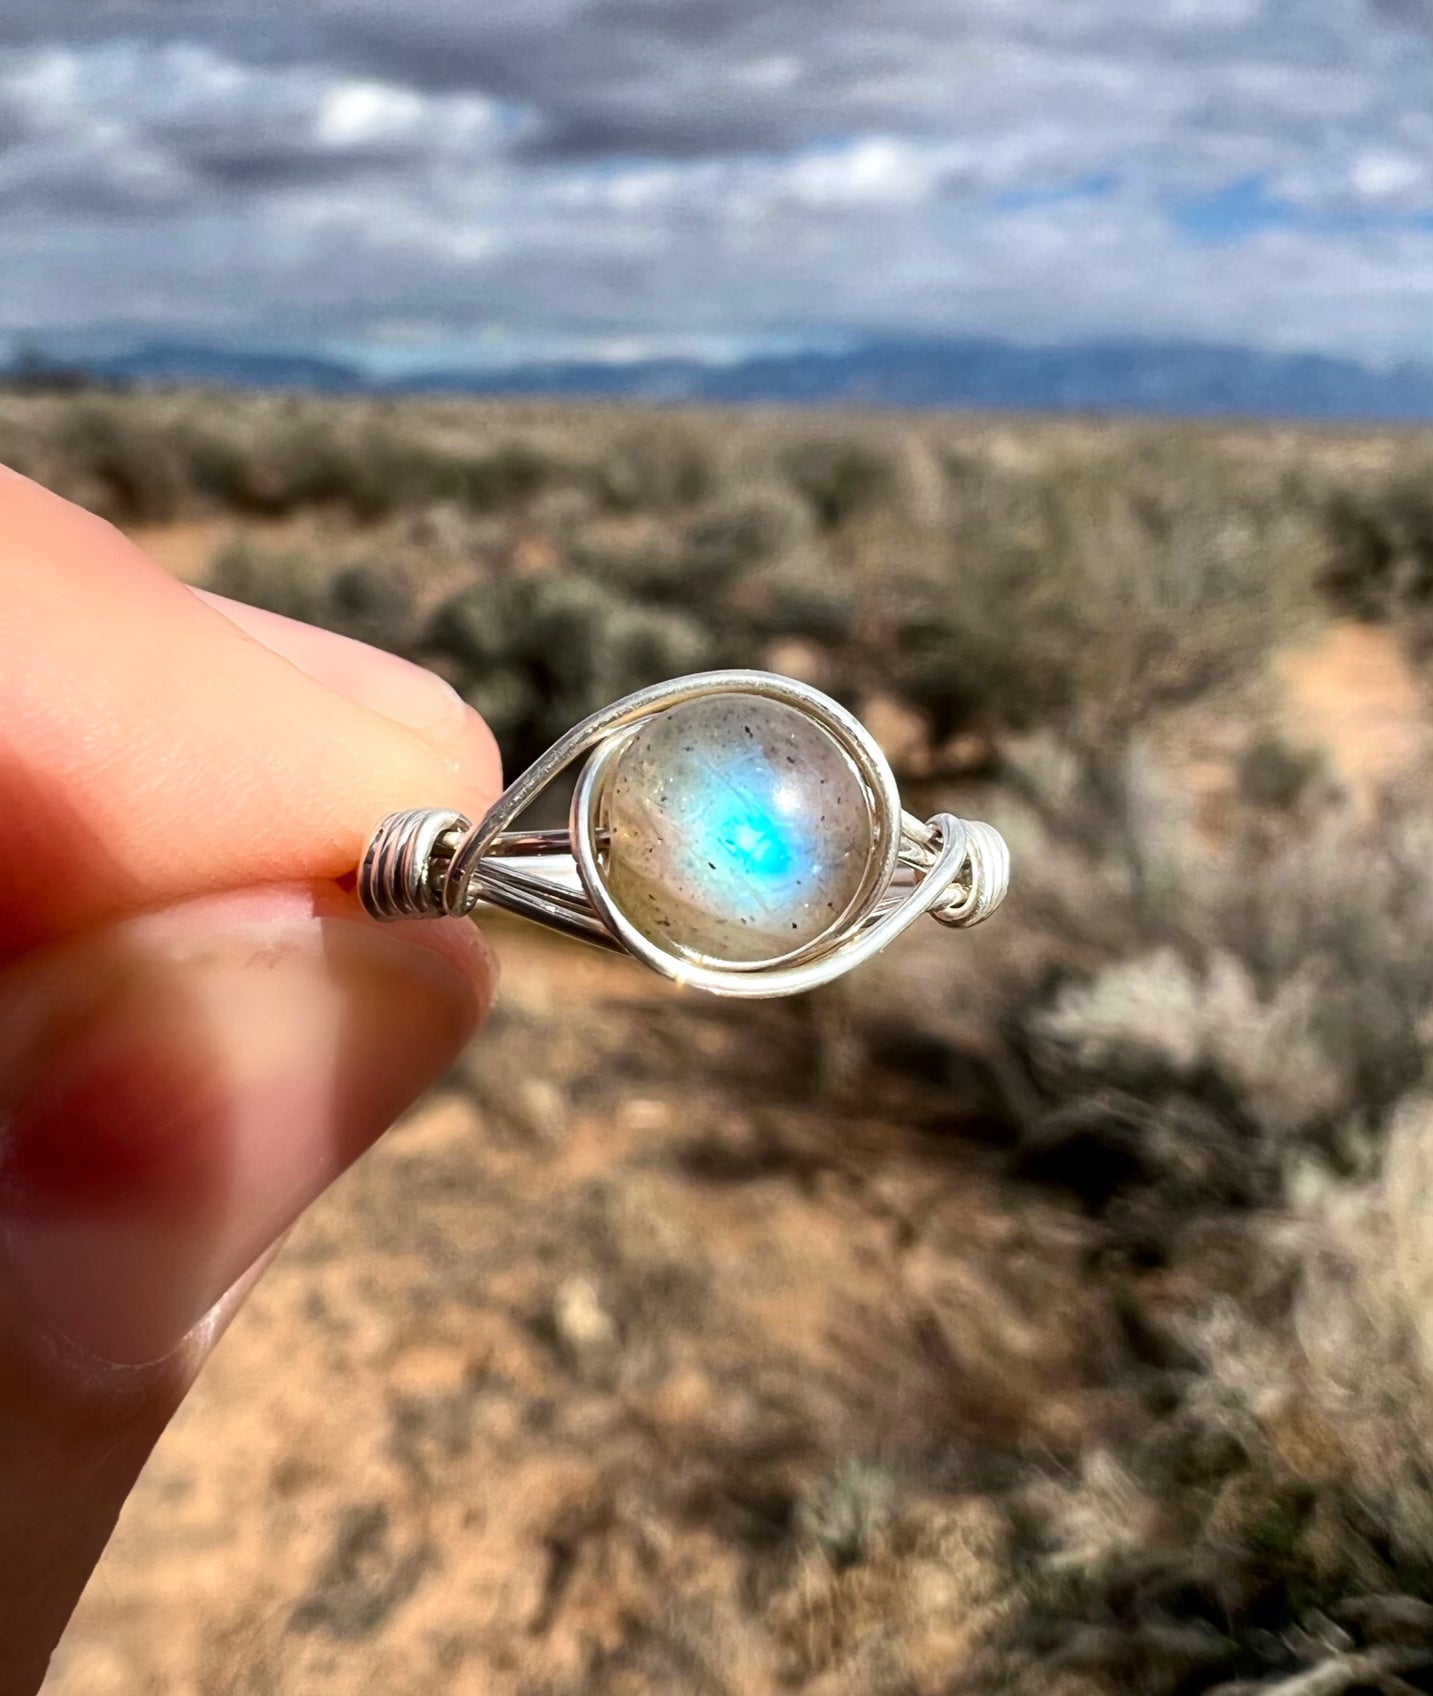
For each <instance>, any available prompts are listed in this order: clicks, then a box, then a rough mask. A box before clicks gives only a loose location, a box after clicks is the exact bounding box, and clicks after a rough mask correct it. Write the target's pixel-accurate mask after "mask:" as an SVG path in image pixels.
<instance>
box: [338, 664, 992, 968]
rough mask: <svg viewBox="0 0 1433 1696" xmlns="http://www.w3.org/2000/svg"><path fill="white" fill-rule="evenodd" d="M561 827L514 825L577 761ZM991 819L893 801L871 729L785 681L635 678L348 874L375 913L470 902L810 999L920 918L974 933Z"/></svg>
mask: <svg viewBox="0 0 1433 1696" xmlns="http://www.w3.org/2000/svg"><path fill="white" fill-rule="evenodd" d="M579 762H580V770H579V771H578V774H577V780H576V786H575V788H574V790H573V794H572V803H571V808H570V814H569V823H568V827H567V829H565V830H523V829H521V828H519V820H520V819H521V817H522V815H523V814H524V813H525V812H526V811H527V810H528V808H529V807H530V806H531V805H532V803H533V802H534V801H535V800H536V799H537V797H538V796H539V795H541V794H542V793H543V791H544V790H546V789H547V788H548V787H549V786H550V785H551V784H553V783H554V782H556V781H557V780H558V779H559V778H561V777H562V776H563V774H564V773H567V772H568V771H569V770H570V768H572V767H574V766H577V765H579ZM1009 878H1010V855H1009V850H1008V848H1007V847H1006V844H1005V840H1004V838H1003V837H1002V836H1001V835H1000V833H999V832H998V831H997V830H995V829H994V828H993V827H992V826H991V825H988V824H982V823H978V822H976V821H973V820H966V819H959V818H956V817H955V816H954V815H953V814H951V813H937V814H936V815H935V816H934V817H933V818H931V819H930V820H929V821H922V820H920V819H918V818H916V817H915V816H913V815H912V814H910V813H907V812H905V811H904V810H903V808H902V807H901V802H900V795H899V791H898V789H897V787H896V780H895V775H894V773H893V772H892V771H891V768H890V764H889V762H888V761H887V760H886V757H885V755H884V754H883V753H882V752H881V750H880V748H879V747H878V746H877V744H876V742H875V740H874V739H873V738H872V736H871V734H870V732H869V731H868V730H866V728H865V726H864V725H862V724H861V723H860V721H859V720H858V719H856V718H855V717H853V716H852V715H851V714H850V713H848V712H847V711H846V709H845V708H844V707H842V706H840V705H839V704H838V703H837V702H835V701H833V700H831V699H830V697H829V696H826V695H824V694H822V693H821V691H820V690H818V689H813V688H811V687H810V686H809V685H808V684H804V683H798V682H796V681H795V680H794V679H792V678H788V677H779V676H776V675H774V674H772V673H768V672H760V671H713V672H703V673H701V674H699V675H697V676H694V677H680V678H676V679H674V680H673V681H671V682H669V683H660V684H654V685H653V686H652V687H650V688H647V689H641V690H638V691H637V692H636V693H635V694H632V695H628V696H625V697H624V698H623V699H622V700H620V701H615V702H613V703H612V705H610V706H608V707H604V708H602V709H601V710H600V711H599V712H596V713H593V714H592V715H591V717H589V718H587V719H584V720H583V722H582V723H581V724H578V725H576V726H575V727H574V728H573V729H571V730H569V731H568V732H567V734H566V735H564V736H562V737H560V738H559V739H558V741H557V742H555V743H554V744H553V746H552V747H551V748H549V749H548V751H547V752H546V753H545V754H544V755H543V756H542V757H541V758H540V759H539V760H537V761H536V762H535V763H534V764H533V765H532V766H530V767H529V768H528V770H527V771H525V772H524V773H523V774H522V776H521V777H519V778H518V779H517V780H516V781H515V782H514V783H512V784H511V785H510V786H509V787H508V788H507V790H505V791H504V793H503V794H502V795H501V796H500V797H499V799H498V800H497V801H496V802H495V804H494V805H493V806H492V807H491V808H490V809H489V810H488V812H487V814H486V815H485V816H484V817H483V818H482V819H481V820H479V821H478V823H477V824H474V823H472V821H470V820H469V819H467V818H465V817H464V816H463V815H462V814H461V813H457V812H452V811H445V810H441V809H419V810H416V811H412V812H404V813H394V814H392V815H390V816H389V817H388V818H386V819H384V820H383V822H382V823H381V824H380V825H379V827H378V829H377V831H376V832H375V833H374V836H373V839H372V841H371V842H370V843H369V846H368V851H367V853H366V854H365V855H364V858H363V863H362V865H361V867H360V869H359V874H358V890H359V895H360V898H361V899H362V902H363V905H364V906H365V908H366V909H367V910H368V912H369V913H371V914H372V915H373V916H374V917H375V918H379V919H397V918H424V917H454V916H461V915H466V914H470V913H471V912H472V911H473V910H474V908H475V907H476V906H478V905H479V903H483V904H486V905H488V906H493V907H501V908H504V909H506V910H507V911H509V912H513V913H518V914H521V915H522V916H523V917H525V918H529V919H534V920H536V921H537V922H538V923H540V924H543V925H546V926H547V927H548V928H549V929H553V930H557V931H561V932H563V933H564V934H566V935H568V936H573V937H577V938H580V939H581V940H583V941H586V942H593V943H596V944H598V945H599V946H602V947H606V948H610V949H614V950H616V951H618V952H622V953H627V954H631V955H633V956H635V957H636V958H637V959H639V960H642V961H644V962H645V963H646V964H647V965H648V966H650V967H652V969H653V970H654V971H657V972H660V973H662V974H663V975H664V976H666V977H668V978H671V979H673V980H675V981H676V982H678V983H684V984H688V985H690V986H692V987H694V988H697V989H703V990H707V991H710V992H711V993H713V994H717V995H734V996H749V997H768V996H776V995H791V994H795V993H797V992H798V991H801V990H807V989H814V988H815V987H816V986H817V985H819V984H823V983H828V982H830V981H831V980H832V979H833V978H836V977H839V976H840V975H841V974H842V973H843V972H846V971H848V970H850V968H851V967H853V966H856V965H859V964H860V963H861V962H862V961H864V960H868V959H870V958H871V957H872V956H873V955H875V954H877V953H879V952H880V950H881V949H883V948H885V947H886V946H887V945H888V944H889V943H891V942H893V941H894V940H895V938H896V937H897V936H899V935H900V934H901V933H902V932H903V931H904V930H906V929H907V928H908V927H909V926H910V925H911V924H913V923H914V922H915V920H916V919H917V918H919V917H920V916H921V915H922V914H923V913H929V914H930V915H931V917H932V918H934V919H936V920H937V921H938V922H939V923H941V924H943V925H948V926H952V927H956V928H961V927H968V926H970V925H974V924H978V923H980V921H981V920H982V919H986V918H988V917H989V916H990V914H991V913H993V912H994V911H995V909H996V908H997V907H998V906H999V905H1000V903H1001V902H1002V901H1003V900H1004V898H1005V893H1006V890H1007V888H1008V885H1009Z"/></svg>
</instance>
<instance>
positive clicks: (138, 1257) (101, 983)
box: [0, 888, 492, 1696]
mask: <svg viewBox="0 0 1433 1696" xmlns="http://www.w3.org/2000/svg"><path fill="white" fill-rule="evenodd" d="M415 928H421V932H422V936H421V941H420V940H419V939H418V938H417V937H415V936H414V935H413V934H412V933H413V931H414V929H415ZM491 981H492V976H491V972H490V971H489V969H488V965H487V958H486V951H485V947H484V944H483V943H482V940H481V938H480V936H479V934H478V932H477V931H476V929H475V928H474V927H472V926H469V925H462V926H458V925H453V926H448V925H432V924H425V925H422V926H421V927H413V926H404V925H393V926H386V927H380V926H377V925H373V924H371V923H369V922H367V921H366V920H364V919H363V917H362V916H361V915H357V914H355V913H354V911H353V909H352V908H351V907H350V906H347V905H344V904H343V903H342V897H339V896H337V895H335V896H333V897H326V896H324V895H322V894H315V893H314V892H313V891H312V890H309V889H304V888H275V889H261V890H254V891H248V892H244V893H240V894H226V895H219V896H206V897H202V898H200V899H198V900H195V901H192V902H189V903H187V904H184V905H181V906H178V907H174V908H171V909H169V910H167V911H165V912H162V913H155V914H148V915H144V916H140V917H136V918H133V919H129V920H125V921H120V922H116V923H113V924H110V925H107V926H104V927H101V928H99V929H97V930H94V931H91V932H87V933H84V934H82V935H81V936H78V937H74V938H71V939H69V940H67V941H64V942H61V943H58V944H56V945H54V946H53V947H52V948H50V949H48V950H44V951H42V952H40V953H37V954H33V955H31V956H29V957H28V958H27V959H26V960H25V961H24V962H22V963H21V964H20V965H19V966H17V967H14V968H12V969H11V971H10V972H8V973H7V974H5V977H4V978H3V979H0V1146H3V1160H0V1638H3V1640H4V1641H5V1643H6V1647H7V1654H6V1661H5V1664H4V1665H3V1666H0V1692H4V1693H5V1696H9V1693H10V1692H11V1691H12V1690H13V1691H16V1692H24V1691H29V1690H31V1689H33V1688H34V1687H35V1685H36V1684H37V1683H38V1680H39V1678H40V1676H41V1674H42V1671H43V1665H44V1660H45V1657H46V1656H47V1655H48V1653H49V1650H50V1649H51V1648H52V1647H53V1643H54V1641H55V1639H56V1637H57V1636H58V1634H59V1632H60V1630H61V1629H62V1628H63V1625H64V1621H65V1619H66V1618H67V1617H68V1613H69V1610H70V1608H71V1607H72V1606H73V1603H74V1601H75V1599H76V1598H77V1596H78V1593H79V1590H80V1588H81V1587H82V1585H83V1583H84V1580H85V1578H86V1576H87V1575H88V1572H89V1569H90V1567H91V1565H92V1564H93V1562H94V1560H95V1558H96V1557H97V1555H98V1553H99V1551H100V1549H101V1548H102V1547H103V1544H104V1541H105V1539H106V1537H107V1536H108V1533H109V1530H110V1528H111V1526H112V1524H113V1520H114V1517H115V1514H116V1513H117V1512H118V1509H119V1507H120V1505H121V1503H122V1502H123V1500H124V1497H125V1495H126V1494H127V1492H128V1490H129V1488H130V1486H131V1484H132V1483H133V1480H134V1478H135V1476H136V1474H137V1471H138V1469H139V1467H140V1465H141V1464H142V1463H143V1460H144V1457H145V1455H146V1454H147V1452H148V1449H149V1446H150V1444H151V1443H152V1442H153V1440H154V1438H155V1437H156V1436H157V1435H158V1433H159V1431H160V1430H161V1429H162V1427H163V1425H164V1423H165V1421H166V1420H167V1419H168V1417H169V1415H170V1413H171V1412H172V1411H173V1409H174V1408H175V1407H176V1406H177V1405H178V1402H179V1400H180V1398H181V1397H182V1395H183V1393H184V1390H185V1389H186V1387H187V1385H188V1383H189V1381H190V1379H191V1377H192V1375H193V1373H194V1372H195V1371H196V1370H197V1368H198V1366H199V1365H200V1364H201V1363H202V1360H203V1358H204V1356H205V1354H206V1353H207V1351H208V1349H209V1348H210V1347H211V1346H212V1344H213V1342H214V1340H215V1337H216V1336H217V1334H218V1331H219V1330H220V1329H221V1328H222V1323H223V1321H224V1319H225V1318H226V1317H227V1315H228V1314H229V1312H231V1311H232V1309H233V1307H234V1306H235V1305H236V1303H237V1299H238V1295H239V1294H240V1293H241V1292H242V1289H243V1287H244V1280H245V1275H246V1273H247V1272H248V1270H249V1269H250V1268H251V1267H253V1266H254V1264H255V1262H256V1261H258V1260H259V1259H260V1258H261V1257H262V1256H263V1255H264V1253H265V1251H266V1250H267V1249H268V1248H269V1247H270V1246H271V1245H272V1244H273V1243H274V1242H275V1241H276V1239H277V1238H278V1237H279V1236H280V1235H281V1234H282V1233H283V1232H284V1231H285V1230H286V1229H287V1228H288V1226H289V1225H290V1224H292V1222H293V1221H294V1220H295V1219H296V1218H297V1216H298V1215H299V1213H300V1212H301V1211H302V1210H303V1208H304V1207H305V1206H307V1205H308V1203H309V1202H310V1201H312V1200H313V1199H314V1198H315V1197H316V1196H317V1195H318V1194H319V1193H320V1191H322V1190H323V1189H324V1188H325V1186H326V1185H327V1184H328V1183H329V1182H330V1181H331V1180H332V1179H333V1178H334V1177H336V1176H337V1175H338V1173H339V1172H341V1171H342V1170H343V1169H344V1168H345V1167H346V1166H347V1165H348V1164H349V1163H350V1162H351V1161H352V1160H353V1159H354V1158H355V1156H356V1155H357V1154H358V1153H359V1152H360V1151H361V1150H362V1149H363V1148H364V1147H366V1146H367V1145H368V1144H369V1143H370V1142H371V1141H373V1140H374V1139H375V1138H376V1137H377V1136H378V1135H380V1134H381V1132H382V1131H383V1129H384V1128H385V1127H386V1126H387V1125H388V1124H389V1123H390V1122H391V1120H392V1119H393V1118H394V1117H395V1115H397V1114H398V1113H399V1112H401V1111H402V1110H403V1109H404V1108H405V1107H406V1106H408V1105H409V1103H410V1102H411V1101H412V1100H413V1099H414V1098H415V1097H416V1095H417V1094H418V1093H419V1091H420V1090H421V1089H422V1088H423V1087H424V1085H425V1084H427V1083H428V1082H429V1081H430V1080H431V1078H432V1077H433V1076H434V1075H435V1074H436V1073H439V1072H441V1070H442V1069H443V1068H444V1067H445V1066H446V1065H447V1064H448V1063H449V1062H450V1061H451V1060H452V1058H453V1057H454V1055H455V1054H456V1053H457V1051H458V1049H459V1048H460V1047H461V1045H462V1044H463V1042H464V1041H465V1039H466V1038H467V1037H468V1036H469V1035H470V1034H471V1032H472V1030H473V1028H474V1027H475V1025H476V1024H477V1022H478V1020H479V1019H480V1017H481V1016H482V1013H483V1011H484V1008H485V1002H486V1000H487V997H488V993H489V985H490V984H491ZM231 1291H232V1292H234V1294H233V1295H230V1294H229V1293H228V1292H231ZM17 1598H23V1599H24V1600H23V1605H21V1606H18V1607H17ZM25 1644H28V1645H29V1646H30V1647H31V1649H32V1656H31V1658H30V1660H29V1662H28V1663H27V1662H26V1658H25V1657H24V1656H23V1655H20V1656H18V1657H17V1656H16V1655H15V1654H14V1653H12V1651H14V1650H15V1649H16V1648H17V1646H21V1645H25ZM20 1668H24V1669H25V1670H23V1671H21V1670H18V1669H20Z"/></svg>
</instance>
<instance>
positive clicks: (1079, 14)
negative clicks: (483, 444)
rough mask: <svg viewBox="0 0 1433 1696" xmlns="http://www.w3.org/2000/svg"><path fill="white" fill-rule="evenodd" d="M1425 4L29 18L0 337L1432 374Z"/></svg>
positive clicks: (9, 111) (304, 0)
mask: <svg viewBox="0 0 1433 1696" xmlns="http://www.w3.org/2000/svg"><path fill="white" fill-rule="evenodd" d="M1430 4H1433V0H1197V3H1196V0H1069V3H1068V4H1064V5H1060V6H1051V5H1049V4H1048V0H961V3H960V4H959V5H957V4H955V3H954V0H882V4H881V5H880V6H879V7H876V6H873V5H872V4H871V3H870V0H484V4H482V5H481V6H478V5H471V6H470V5H465V4H460V3H459V0H406V3H405V4H403V5H402V6H396V5H394V4H392V0H322V3H320V0H284V3H282V4H281V3H278V0H226V3H225V4H223V5H220V4H218V3H216V0H8V4H7V5H6V7H5V10H4V16H3V17H0V42H3V43H5V44H6V51H5V52H4V53H3V56H0V218H3V219H4V221H5V228H6V241H5V243H4V244H0V331H3V330H9V331H11V332H14V331H21V330H22V331H26V332H30V333H46V332H47V331H53V332H55V333H64V334H69V335H79V334H81V333H82V332H86V331H92V330H98V329H107V330H109V331H112V332H114V333H121V332H126V331H128V330H132V329H134V328H136V327H142V328H146V329H150V330H162V329H170V330H173V331H175V332H178V333H184V334H194V333H199V334H203V333H209V332H221V331H222V332H224V333H226V334H232V335H241V336H244V337H247V338H251V339H256V340H269V341H278V340H288V339H315V338H334V337H338V338H343V339H346V340H364V339H372V340H382V339H384V338H397V337H400V336H407V335H412V334H415V333H422V334H423V335H431V336H432V337H434V338H435V339H441V338H442V337H443V336H445V335H446V336H451V337H453V338H462V339H465V340H471V339H472V338H474V337H484V336H485V337H487V338H488V339H489V340H490V341H491V342H492V343H493V344H494V345H495V346H502V345H507V344H509V343H510V344H511V345H514V346H517V345H522V346H523V347H525V348H526V347H529V346H532V345H541V344H542V342H543V339H544V338H547V339H548V340H549V341H550V342H551V343H552V345H558V344H559V343H560V344H561V345H563V346H567V345H570V344H571V343H572V342H573V341H574V339H575V340H577V341H579V342H580V341H581V339H582V338H584V337H590V338H593V339H594V341H600V342H602V343H603V344H604V345H605V344H607V343H610V342H611V340H612V339H613V338H620V337H630V336H640V337H641V338H642V339H643V341H644V344H651V343H652V341H653V338H656V340H657V342H658V343H662V342H663V341H665V343H667V344H670V345H673V346H676V345H697V344H710V343H711V342H712V340H713V339H714V338H727V339H732V338H735V339H737V340H740V338H742V337H748V338H763V337H771V336H778V335H780V336H789V335H791V334H800V333H803V332H806V331H827V330H841V329H843V328H846V329H850V330H853V331H856V330H862V329H878V330H892V329H895V330H899V329H902V328H911V329H915V328H931V327H944V328H950V329H956V330H960V331H972V330H973V331H992V332H996V333H1001V334H1009V335H1014V336H1018V337H1021V338H1023V339H1027V340H1050V339H1065V338H1069V337H1072V336H1078V335H1084V334H1095V333H1143V334H1186V333H1187V334H1194V335H1200V336H1209V337H1215V338H1219V339H1224V340H1249V341H1252V342H1257V343H1260V344H1263V345H1271V344H1282V345H1302V346H1316V347H1328V348H1330V349H1335V350H1339V351H1347V352H1354V353H1365V354H1368V355H1384V354H1388V355H1403V354H1422V353H1424V352H1425V351H1426V348H1427V329H1426V326H1427V323H1428V321H1429V316H1428V315H1429V312H1430V309H1433V103H1430V100H1429V90H1430V88H1433V32H1430V31H1428V30H1425V29H1424V28H1423V25H1424V23H1425V22H1427V21H1428V20H1429V18H1430V13H1429V6H1430Z"/></svg>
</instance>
